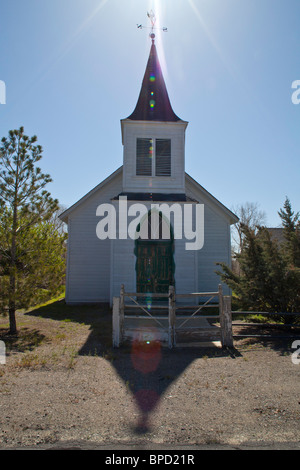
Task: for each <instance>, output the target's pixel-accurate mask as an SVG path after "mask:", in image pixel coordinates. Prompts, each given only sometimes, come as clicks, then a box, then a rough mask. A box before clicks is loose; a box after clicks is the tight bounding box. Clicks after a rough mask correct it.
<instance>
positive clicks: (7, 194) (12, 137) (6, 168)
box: [0, 127, 58, 334]
mask: <svg viewBox="0 0 300 470" xmlns="http://www.w3.org/2000/svg"><path fill="white" fill-rule="evenodd" d="M36 142H37V137H36V136H33V137H31V138H29V137H28V136H26V135H25V134H24V128H23V127H20V129H18V130H11V131H9V134H8V137H7V138H6V137H3V138H2V141H1V146H0V221H1V232H2V234H1V245H0V257H1V260H2V265H4V267H3V266H2V269H4V271H5V273H6V276H5V278H3V279H2V284H4V286H3V285H2V291H5V292H7V305H8V313H9V322H10V333H11V334H15V333H16V332H17V326H16V315H15V312H16V308H17V304H18V299H19V298H20V295H19V293H20V286H21V285H25V284H22V283H21V284H20V273H22V275H23V277H24V279H25V277H26V273H27V271H26V269H27V265H26V263H25V264H24V259H23V257H22V256H23V251H24V250H25V252H26V253H27V256H29V255H28V243H29V241H28V234H29V233H31V235H32V237H33V238H32V240H36V243H37V233H38V228H37V227H38V225H39V223H41V221H44V222H47V221H48V220H49V219H50V218H51V216H52V215H53V213H54V212H55V211H56V210H57V208H58V201H57V200H56V199H53V198H52V197H51V195H50V193H49V192H48V191H46V190H45V189H44V188H45V186H46V185H47V184H48V183H50V182H51V181H52V180H51V178H50V176H49V175H48V174H44V173H42V171H41V169H40V168H39V167H38V166H37V163H38V162H39V161H40V160H41V158H42V152H43V150H42V147H41V146H40V145H38V144H37V143H36ZM34 230H36V232H35V231H34ZM38 246H39V244H38V243H37V245H36V248H38ZM32 248H33V247H32ZM29 251H30V252H32V253H33V251H32V250H29ZM26 259H27V258H26ZM29 264H30V263H29ZM33 265H34V263H32V264H31V269H33ZM6 283H7V284H8V285H6ZM28 287H29V288H30V286H28ZM23 292H24V291H23ZM24 295H25V294H24Z"/></svg>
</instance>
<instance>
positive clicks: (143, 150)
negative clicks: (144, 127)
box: [136, 138, 171, 176]
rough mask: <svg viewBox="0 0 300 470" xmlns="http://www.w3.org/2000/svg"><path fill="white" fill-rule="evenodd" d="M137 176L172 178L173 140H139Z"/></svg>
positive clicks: (137, 144) (137, 142)
mask: <svg viewBox="0 0 300 470" xmlns="http://www.w3.org/2000/svg"><path fill="white" fill-rule="evenodd" d="M136 174H137V176H154V175H155V176H171V139H149V138H138V139H137V141H136Z"/></svg>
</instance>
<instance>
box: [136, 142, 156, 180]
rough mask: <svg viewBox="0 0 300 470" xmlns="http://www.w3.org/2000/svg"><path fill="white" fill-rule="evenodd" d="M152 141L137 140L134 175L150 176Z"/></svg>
mask: <svg viewBox="0 0 300 470" xmlns="http://www.w3.org/2000/svg"><path fill="white" fill-rule="evenodd" d="M152 156H153V140H152V139H137V142H136V174H137V175H143V176H152Z"/></svg>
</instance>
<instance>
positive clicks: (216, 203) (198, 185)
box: [185, 173, 239, 224]
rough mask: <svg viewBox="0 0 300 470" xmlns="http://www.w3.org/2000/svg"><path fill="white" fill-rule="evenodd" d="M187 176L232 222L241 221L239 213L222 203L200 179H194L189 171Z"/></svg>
mask: <svg viewBox="0 0 300 470" xmlns="http://www.w3.org/2000/svg"><path fill="white" fill-rule="evenodd" d="M185 177H186V178H187V180H188V181H190V182H191V183H192V184H193V185H194V186H196V187H197V188H198V189H199V190H200V191H201V192H202V193H203V194H204V195H205V196H206V197H207V198H208V199H209V200H210V201H211V202H212V203H213V204H215V205H216V206H217V207H218V208H219V209H220V210H221V211H222V212H224V213H225V214H226V215H227V217H229V219H230V223H231V224H236V223H237V222H238V221H239V218H238V217H237V215H235V214H234V213H233V212H232V211H231V210H229V209H228V208H227V207H226V206H224V204H222V203H221V202H220V201H219V200H218V199H216V198H215V196H213V195H212V194H211V193H209V192H208V191H207V190H206V189H205V188H203V186H201V184H199V183H198V181H196V180H194V178H192V177H191V176H190V175H189V174H188V173H185Z"/></svg>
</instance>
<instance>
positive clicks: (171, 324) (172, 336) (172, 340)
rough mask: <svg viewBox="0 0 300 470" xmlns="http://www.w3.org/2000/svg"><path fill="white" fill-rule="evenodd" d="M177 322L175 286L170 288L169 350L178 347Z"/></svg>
mask: <svg viewBox="0 0 300 470" xmlns="http://www.w3.org/2000/svg"><path fill="white" fill-rule="evenodd" d="M175 321H176V309H175V289H174V286H169V348H173V347H174V346H175V345H176V340H175Z"/></svg>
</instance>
